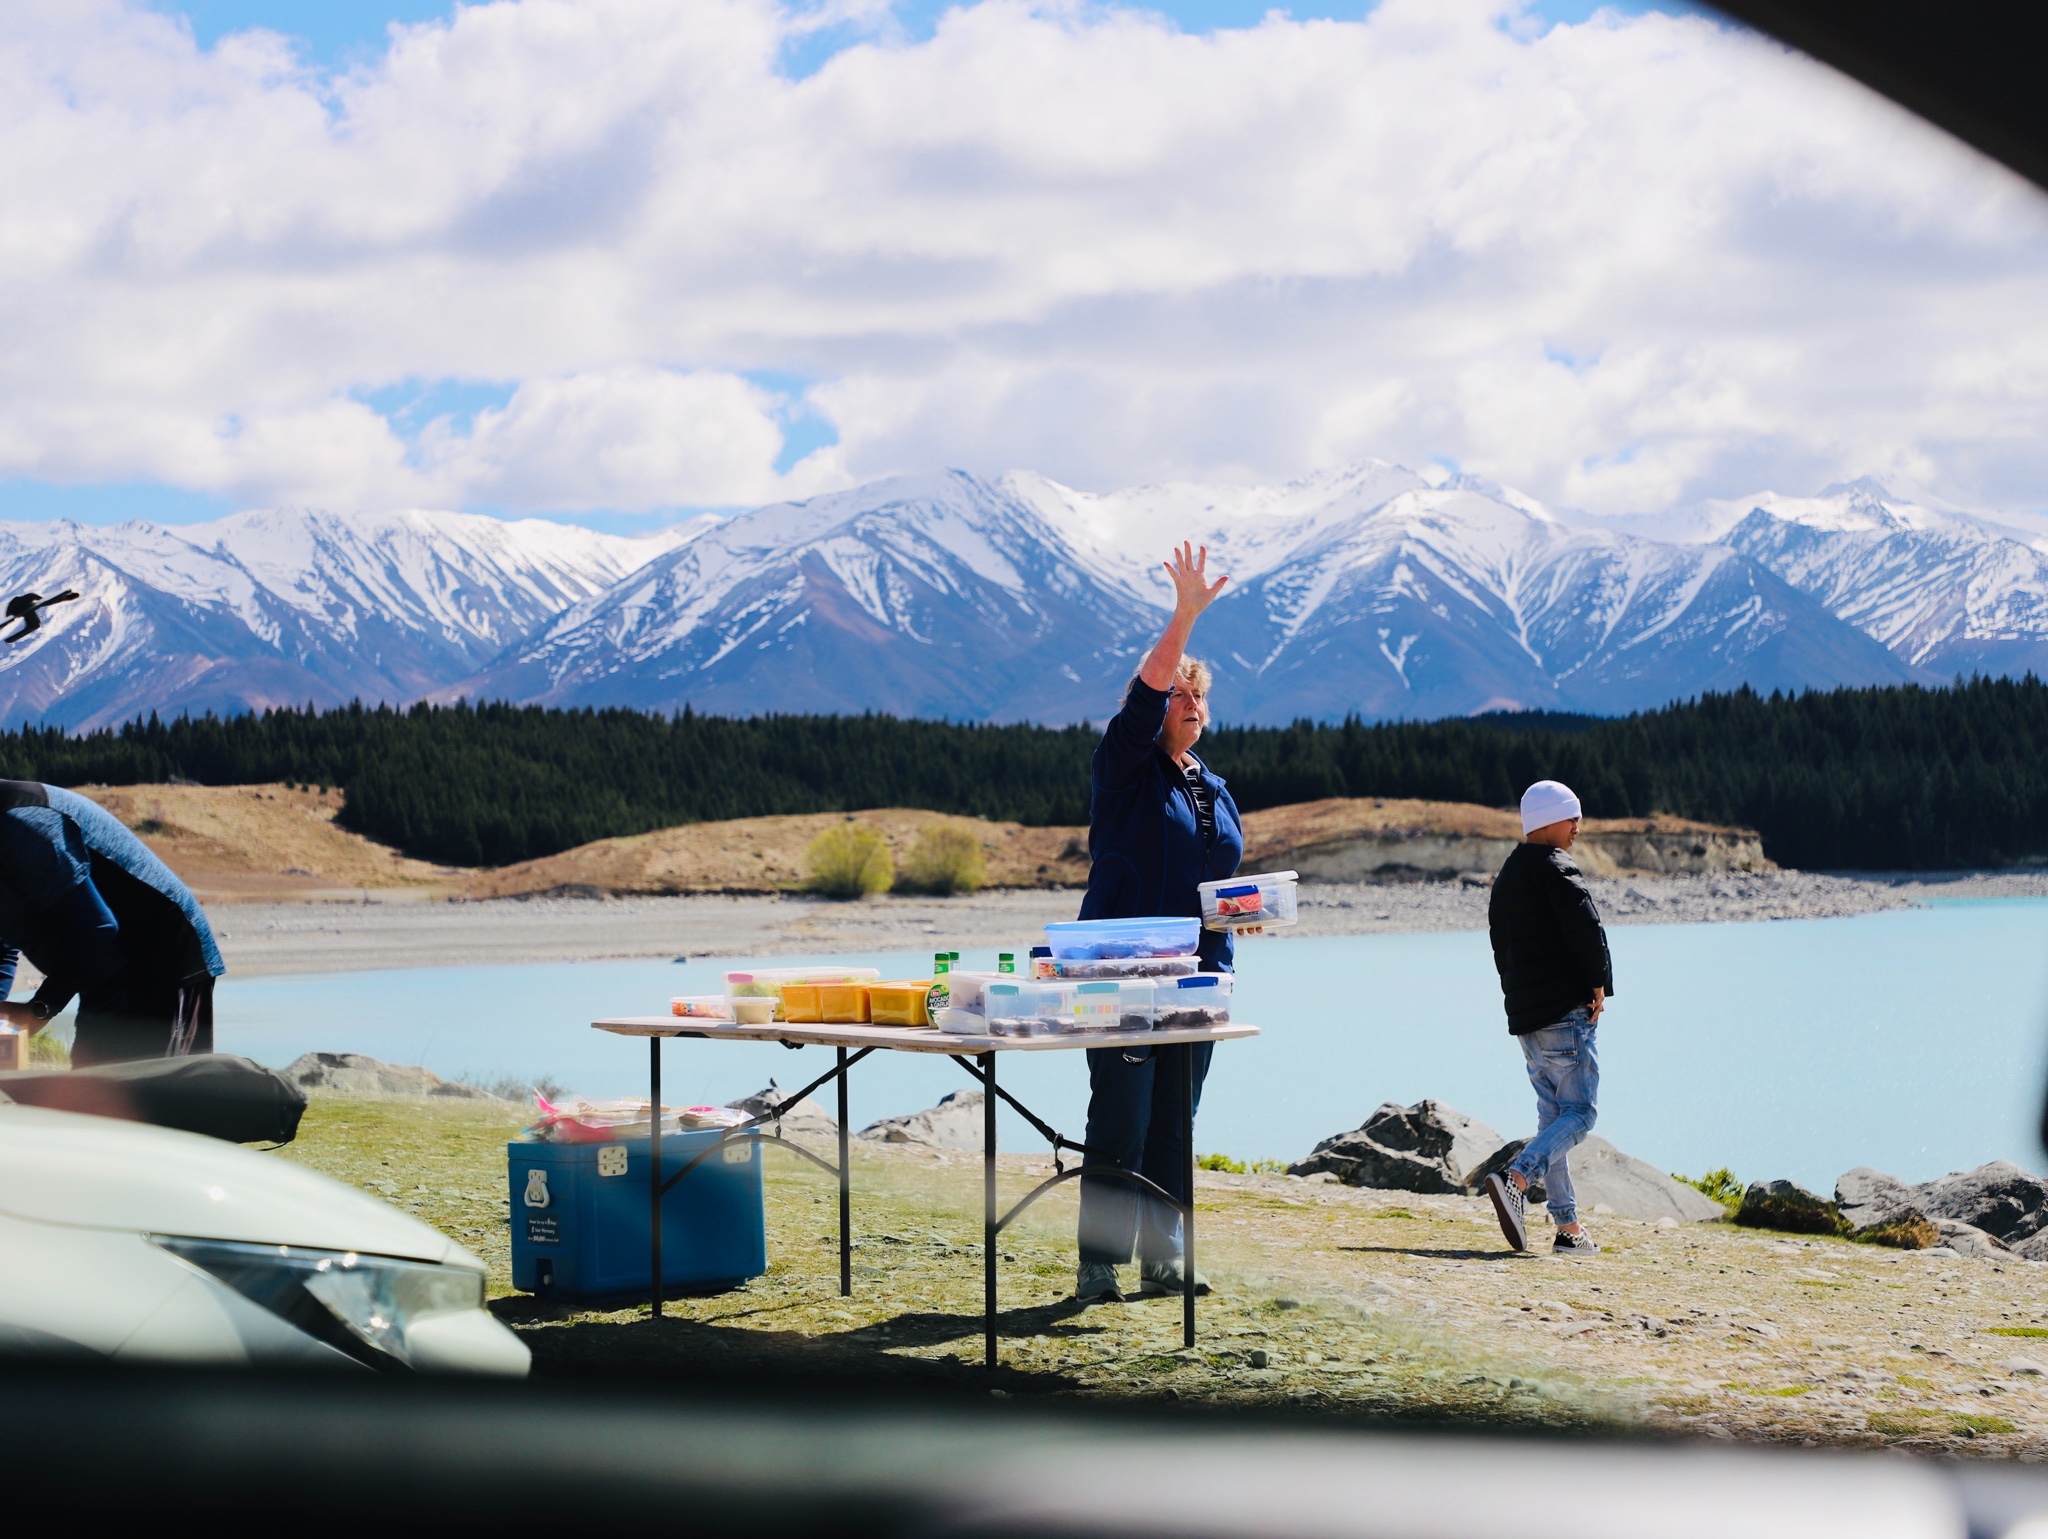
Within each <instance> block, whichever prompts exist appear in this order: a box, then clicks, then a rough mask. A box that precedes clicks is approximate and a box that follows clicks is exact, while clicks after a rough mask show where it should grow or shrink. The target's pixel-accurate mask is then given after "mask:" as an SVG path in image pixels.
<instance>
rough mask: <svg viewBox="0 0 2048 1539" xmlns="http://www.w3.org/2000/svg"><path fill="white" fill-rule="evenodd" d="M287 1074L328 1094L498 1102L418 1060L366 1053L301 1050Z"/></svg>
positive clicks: (308, 1087) (304, 1086)
mask: <svg viewBox="0 0 2048 1539" xmlns="http://www.w3.org/2000/svg"><path fill="white" fill-rule="evenodd" d="M284 1077H285V1078H286V1079H288V1080H290V1081H291V1082H292V1083H293V1084H294V1085H297V1086H298V1087H299V1088H300V1089H302V1090H312V1091H320V1092H324V1093H325V1094H328V1095H437V1096H452V1097H455V1098H458V1099H461V1100H466V1101H496V1100H498V1097H497V1096H494V1095H492V1094H491V1093H490V1091H488V1090H484V1089H482V1088H480V1087H479V1086H476V1085H465V1084H463V1083H462V1082H461V1081H460V1080H453V1079H443V1078H441V1076H440V1075H438V1074H436V1073H435V1072H434V1071H433V1070H431V1069H427V1068H422V1067H421V1066H420V1065H419V1064H416V1063H385V1062H383V1061H382V1060H380V1059H376V1058H371V1057H368V1056H367V1055H365V1054H363V1053H301V1054H299V1056H298V1057H296V1058H294V1059H293V1060H292V1061H291V1062H290V1063H288V1064H286V1065H285V1068H284Z"/></svg>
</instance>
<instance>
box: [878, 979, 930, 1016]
mask: <svg viewBox="0 0 2048 1539" xmlns="http://www.w3.org/2000/svg"><path fill="white" fill-rule="evenodd" d="M936 981H937V980H936V979H932V978H914V979H910V980H908V981H903V980H899V981H896V982H893V983H871V984H869V985H868V1019H869V1020H871V1021H873V1022H874V1023H875V1024H876V1025H877V1026H929V1025H931V1023H932V1012H931V993H932V984H933V983H934V982H936Z"/></svg>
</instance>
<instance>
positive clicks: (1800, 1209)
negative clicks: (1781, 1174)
mask: <svg viewBox="0 0 2048 1539" xmlns="http://www.w3.org/2000/svg"><path fill="white" fill-rule="evenodd" d="M1735 1222H1736V1223H1738V1224H1746V1225H1748V1226H1749V1227H1750V1228H1752V1229H1776V1230H1779V1231H1781V1232H1784V1233H1787V1234H1835V1233H1837V1232H1838V1231H1839V1230H1840V1228H1841V1225H1840V1221H1839V1219H1838V1218H1837V1216H1836V1213H1835V1208H1834V1204H1833V1203H1831V1202H1829V1201H1828V1200H1827V1198H1825V1197H1823V1196H1821V1195H1820V1194H1819V1193H1818V1192H1809V1191H1808V1190H1807V1189H1806V1188H1805V1187H1803V1186H1801V1185H1800V1184H1799V1183H1798V1182H1797V1181H1752V1182H1750V1183H1749V1190H1747V1191H1746V1192H1744V1193H1743V1194H1742V1206H1741V1207H1740V1208H1738V1209H1737V1210H1736V1213H1735Z"/></svg>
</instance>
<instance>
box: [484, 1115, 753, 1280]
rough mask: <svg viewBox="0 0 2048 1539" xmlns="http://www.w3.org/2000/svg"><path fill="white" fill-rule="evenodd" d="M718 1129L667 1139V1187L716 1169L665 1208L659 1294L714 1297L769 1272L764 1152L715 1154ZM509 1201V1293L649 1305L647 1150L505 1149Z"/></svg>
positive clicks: (635, 1142) (611, 1146) (741, 1147)
mask: <svg viewBox="0 0 2048 1539" xmlns="http://www.w3.org/2000/svg"><path fill="white" fill-rule="evenodd" d="M718 1142H719V1130H718V1129H716V1128H711V1129H706V1130H702V1131H692V1132H684V1133H668V1132H664V1133H663V1134H662V1138H661V1164H662V1175H663V1179H664V1180H666V1179H667V1178H668V1177H670V1176H673V1175H674V1174H675V1173H676V1172H677V1171H679V1170H681V1169H682V1168H683V1166H684V1165H686V1164H687V1163H689V1161H691V1160H692V1159H695V1158H696V1157H697V1156H698V1155H699V1154H702V1153H704V1151H706V1150H707V1149H709V1150H714V1151H716V1152H714V1153H712V1154H711V1155H710V1157H709V1158H707V1159H705V1160H704V1161H703V1163H702V1164H700V1165H698V1166H697V1168H696V1169H694V1170H692V1171H691V1172H690V1173H689V1174H688V1175H687V1176H685V1177H683V1179H682V1180H680V1181H678V1182H676V1184H675V1185H674V1186H672V1187H670V1188H669V1189H668V1193H667V1195H666V1196H664V1197H663V1198H662V1200H661V1213H662V1222H661V1279H662V1288H663V1291H667V1290H669V1289H672V1288H673V1289H676V1290H678V1291H688V1290H695V1291H708V1290H711V1289H715V1288H720V1287H729V1286H731V1285H732V1284H734V1283H738V1282H744V1281H745V1280H746V1279H747V1278H749V1277H759V1276H760V1275H761V1274H762V1273H763V1272H765V1271H767V1270H768V1236H767V1225H766V1221H765V1217H764V1215H763V1212H762V1203H761V1146H760V1145H759V1144H757V1143H755V1142H754V1141H753V1140H752V1139H743V1140H738V1141H735V1142H733V1143H730V1144H727V1145H726V1146H725V1147H724V1148H723V1149H718V1147H717V1146H718ZM505 1153H506V1160H507V1166H508V1174H509V1177H510V1181H511V1197H512V1286H513V1287H515V1288H517V1289H518V1290H519V1291H520V1292H522V1293H532V1294H536V1295H538V1296H539V1297H541V1298H562V1299H577V1300H587V1299H607V1298H632V1297H635V1296H638V1297H641V1298H644V1297H646V1296H647V1295H648V1293H649V1292H651V1291H652V1289H651V1282H652V1273H651V1272H650V1271H649V1269H648V1259H649V1258H648V1240H649V1238H650V1236H649V1234H648V1227H647V1226H648V1202H647V1199H648V1192H647V1173H648V1164H649V1158H648V1140H647V1139H645V1138H637V1139H636V1138H621V1139H617V1140H614V1141H612V1142H609V1143H594V1144H542V1143H530V1144H528V1143H518V1144H509V1145H507V1146H506V1151H505Z"/></svg>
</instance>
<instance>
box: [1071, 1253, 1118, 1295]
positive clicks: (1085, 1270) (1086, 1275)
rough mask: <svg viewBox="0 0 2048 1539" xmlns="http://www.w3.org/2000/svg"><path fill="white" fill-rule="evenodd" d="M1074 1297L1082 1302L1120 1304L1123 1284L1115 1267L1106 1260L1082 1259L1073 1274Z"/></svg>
mask: <svg viewBox="0 0 2048 1539" xmlns="http://www.w3.org/2000/svg"><path fill="white" fill-rule="evenodd" d="M1074 1297H1075V1298H1077V1299H1079V1300H1080V1301H1081V1302H1082V1303H1084V1304H1121V1303H1122V1302H1123V1301H1124V1290H1123V1285H1122V1284H1120V1283H1119V1282H1118V1281H1117V1276H1116V1267H1115V1265H1114V1264H1112V1263H1111V1262H1107V1261H1084V1262H1082V1263H1081V1265H1080V1268H1079V1269H1078V1270H1077V1271H1076V1272H1075V1274H1074Z"/></svg>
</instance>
